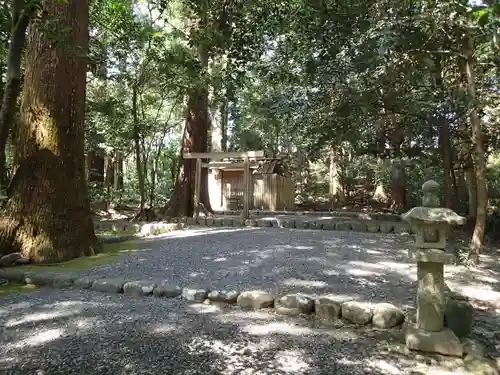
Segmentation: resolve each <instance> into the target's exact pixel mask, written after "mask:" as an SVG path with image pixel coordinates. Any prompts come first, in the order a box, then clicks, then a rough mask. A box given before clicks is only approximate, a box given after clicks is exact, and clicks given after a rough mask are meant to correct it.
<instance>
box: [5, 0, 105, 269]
mask: <svg viewBox="0 0 500 375" xmlns="http://www.w3.org/2000/svg"><path fill="white" fill-rule="evenodd" d="M42 6H43V11H44V15H46V16H47V17H48V19H49V20H58V22H61V23H62V25H60V26H61V27H64V29H68V30H70V31H68V34H67V37H68V39H69V40H68V41H67V43H64V46H61V47H60V49H57V50H56V49H54V43H53V42H52V41H51V40H48V39H47V38H49V35H47V33H46V32H44V31H43V30H41V29H39V28H38V24H34V25H33V26H32V28H31V29H30V33H29V38H28V43H27V47H26V72H25V84H24V90H23V99H22V104H21V123H20V128H19V132H18V137H17V140H16V142H17V144H16V146H17V147H16V162H17V165H18V168H17V169H16V173H15V175H14V177H13V179H12V181H11V184H10V186H9V191H8V194H9V201H8V202H7V205H6V209H5V212H4V215H3V217H2V218H1V219H0V226H1V229H2V231H1V232H0V249H1V251H2V252H4V253H5V252H11V251H21V252H22V253H23V254H24V255H25V256H28V257H30V258H31V259H32V261H34V262H37V263H52V262H60V261H64V260H68V259H72V258H75V257H79V256H84V255H93V254H95V253H96V251H97V249H98V242H97V238H96V236H95V233H94V228H93V224H92V216H91V212H90V204H89V198H88V190H87V184H86V180H85V159H84V115H85V85H86V71H87V58H86V55H87V50H88V16H89V13H88V12H89V8H88V1H87V0H69V1H67V2H60V1H58V0H44V1H43V2H42ZM40 25H43V23H40ZM42 27H43V26H42ZM69 43H71V44H73V45H75V46H76V47H77V48H71V49H70V48H68V47H67V45H68V44H69ZM65 46H66V47H65Z"/></svg>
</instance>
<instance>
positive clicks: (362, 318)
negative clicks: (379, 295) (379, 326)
mask: <svg viewBox="0 0 500 375" xmlns="http://www.w3.org/2000/svg"><path fill="white" fill-rule="evenodd" d="M341 314H342V317H343V318H344V319H346V320H348V321H350V322H352V323H355V324H368V323H370V321H371V320H372V317H373V309H372V306H370V305H369V304H368V303H364V302H358V301H348V302H344V303H343V304H342V308H341Z"/></svg>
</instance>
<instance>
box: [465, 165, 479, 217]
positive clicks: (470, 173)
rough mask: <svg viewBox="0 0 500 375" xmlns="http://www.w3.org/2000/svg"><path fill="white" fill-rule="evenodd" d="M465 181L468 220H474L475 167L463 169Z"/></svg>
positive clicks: (475, 207) (475, 197) (475, 202)
mask: <svg viewBox="0 0 500 375" xmlns="http://www.w3.org/2000/svg"><path fill="white" fill-rule="evenodd" d="M465 181H466V183H467V197H468V215H467V217H468V218H469V220H470V221H474V222H475V221H476V217H477V179H476V169H475V168H474V166H471V167H469V168H467V170H465Z"/></svg>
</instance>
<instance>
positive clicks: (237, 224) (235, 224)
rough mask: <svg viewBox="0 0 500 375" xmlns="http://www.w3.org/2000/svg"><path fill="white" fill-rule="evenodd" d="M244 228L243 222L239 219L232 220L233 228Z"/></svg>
mask: <svg viewBox="0 0 500 375" xmlns="http://www.w3.org/2000/svg"><path fill="white" fill-rule="evenodd" d="M244 226H245V220H243V219H241V218H239V219H234V220H233V227H244Z"/></svg>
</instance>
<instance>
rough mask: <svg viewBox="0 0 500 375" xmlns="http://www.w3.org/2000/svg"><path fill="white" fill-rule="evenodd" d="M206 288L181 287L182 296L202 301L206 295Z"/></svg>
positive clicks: (186, 298)
mask: <svg viewBox="0 0 500 375" xmlns="http://www.w3.org/2000/svg"><path fill="white" fill-rule="evenodd" d="M208 293H209V291H208V289H204V288H183V289H182V298H184V299H185V300H188V301H196V302H203V301H204V300H206V299H207V297H208Z"/></svg>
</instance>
